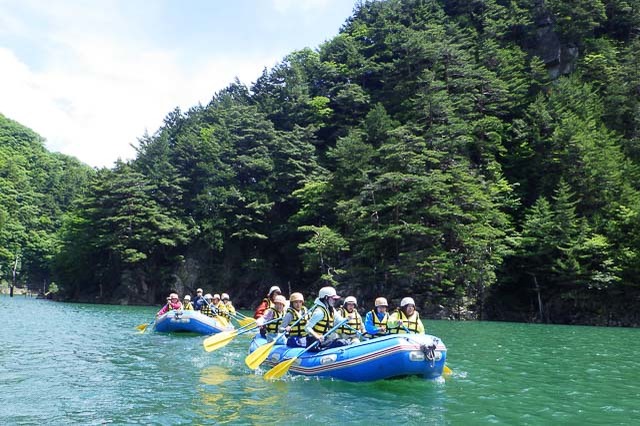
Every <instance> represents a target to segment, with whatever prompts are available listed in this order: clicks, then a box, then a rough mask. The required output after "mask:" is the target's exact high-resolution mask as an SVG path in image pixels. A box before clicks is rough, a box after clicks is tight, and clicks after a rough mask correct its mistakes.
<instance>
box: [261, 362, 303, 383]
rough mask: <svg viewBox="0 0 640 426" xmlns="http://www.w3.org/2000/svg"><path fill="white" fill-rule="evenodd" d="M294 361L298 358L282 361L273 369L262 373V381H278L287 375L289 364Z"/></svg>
mask: <svg viewBox="0 0 640 426" xmlns="http://www.w3.org/2000/svg"><path fill="white" fill-rule="evenodd" d="M296 359H298V358H297V357H294V358H291V359H288V360H286V361H282V362H281V363H279V364H278V365H276V366H275V367H273V368H272V369H271V370H269V371H267V372H266V373H264V379H265V380H276V379H279V378H280V377H282V376H284V375H285V374H287V371H289V367H291V364H293V363H294V362H296Z"/></svg>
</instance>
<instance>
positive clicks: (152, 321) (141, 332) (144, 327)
mask: <svg viewBox="0 0 640 426" xmlns="http://www.w3.org/2000/svg"><path fill="white" fill-rule="evenodd" d="M167 305H168V303H167V304H166V305H164V306H163V307H162V308H161V309H160V311H161V310H162V309H164V308H166V307H167ZM160 311H158V312H160ZM154 322H156V317H153V320H151V322H150V323H148V324H140V325H137V326H136V328H137V329H138V330H140V334H143V333H144V332H145V331H147V328H148V327H149V326H150V325H151V324H153V323H154Z"/></svg>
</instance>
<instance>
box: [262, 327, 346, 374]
mask: <svg viewBox="0 0 640 426" xmlns="http://www.w3.org/2000/svg"><path fill="white" fill-rule="evenodd" d="M347 321H349V320H348V319H346V318H345V319H344V320H342V321H340V322H339V323H338V324H336V325H334V326H333V327H331V328H330V329H329V331H327V332H326V333H325V334H323V335H322V337H323V338H324V337H327V336H328V335H329V334H331V333H333V332H334V331H336V330H337V329H339V328H340V327H342V326H343V325H344V324H345V323H346V322H347ZM323 340H324V339H323ZM319 344H320V340H316V341H315V342H313V343H312V344H311V345H310V346H307V348H306V349H305V350H303V351H302V352H300V353H299V354H298V355H296V356H294V357H293V358H290V359H288V360H286V361H282V362H280V363H278V364H277V365H276V366H275V367H273V368H272V369H271V370H269V371H267V372H266V373H265V374H264V379H265V380H275V379H279V378H280V377H282V376H284V375H285V374H286V373H287V371H289V367H291V364H293V363H294V362H296V359H298V358H300V356H301V355H302V354H304V353H306V352H308V351H310V350H311V349H313V348H315V347H316V346H318V345H319Z"/></svg>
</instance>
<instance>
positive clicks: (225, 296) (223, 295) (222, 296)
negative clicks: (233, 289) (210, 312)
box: [220, 293, 229, 300]
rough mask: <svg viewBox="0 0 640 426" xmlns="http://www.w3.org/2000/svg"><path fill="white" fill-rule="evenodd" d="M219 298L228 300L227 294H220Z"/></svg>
mask: <svg viewBox="0 0 640 426" xmlns="http://www.w3.org/2000/svg"><path fill="white" fill-rule="evenodd" d="M220 297H221V298H222V300H229V295H228V294H227V293H222V295H221V296H220Z"/></svg>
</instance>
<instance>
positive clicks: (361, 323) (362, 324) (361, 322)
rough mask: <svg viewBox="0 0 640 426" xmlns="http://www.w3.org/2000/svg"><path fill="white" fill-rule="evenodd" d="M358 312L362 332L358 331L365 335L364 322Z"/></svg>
mask: <svg viewBox="0 0 640 426" xmlns="http://www.w3.org/2000/svg"><path fill="white" fill-rule="evenodd" d="M355 312H356V316H357V317H358V318H359V319H360V330H358V331H359V332H360V333H364V332H365V330H364V320H363V319H362V316H361V315H360V313H359V312H358V311H355Z"/></svg>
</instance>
